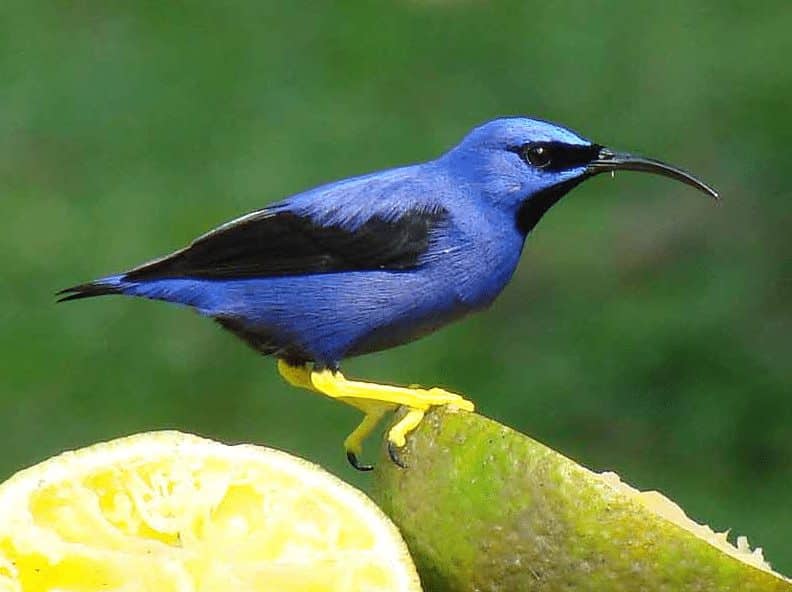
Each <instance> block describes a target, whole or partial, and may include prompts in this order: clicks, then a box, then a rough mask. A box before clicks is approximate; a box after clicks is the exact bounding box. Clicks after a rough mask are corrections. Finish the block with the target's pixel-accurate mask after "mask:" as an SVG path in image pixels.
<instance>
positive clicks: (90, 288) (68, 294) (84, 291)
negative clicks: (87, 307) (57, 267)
mask: <svg viewBox="0 0 792 592" xmlns="http://www.w3.org/2000/svg"><path fill="white" fill-rule="evenodd" d="M121 293H122V292H121V290H120V289H119V287H118V286H110V285H107V284H102V283H99V282H88V283H86V284H79V285H77V286H72V287H71V288H66V289H65V290H61V291H60V292H57V293H56V294H55V295H56V296H60V298H58V302H67V301H69V300H79V299H81V298H93V297H94V296H106V295H107V294H121Z"/></svg>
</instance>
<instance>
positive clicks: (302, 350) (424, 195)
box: [59, 117, 718, 470]
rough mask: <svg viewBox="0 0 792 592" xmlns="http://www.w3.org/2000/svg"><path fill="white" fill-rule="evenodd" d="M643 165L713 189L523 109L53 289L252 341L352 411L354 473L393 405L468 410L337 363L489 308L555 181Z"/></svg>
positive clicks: (565, 185)
mask: <svg viewBox="0 0 792 592" xmlns="http://www.w3.org/2000/svg"><path fill="white" fill-rule="evenodd" d="M621 170H631V171H643V172H648V173H656V174H660V175H665V176H667V177H671V178H672V179H676V180H678V181H681V182H683V183H686V184H688V185H691V186H693V187H695V188H697V189H699V190H701V191H703V192H704V193H707V194H709V195H710V196H712V197H713V198H717V197H718V195H717V193H716V192H715V190H714V189H712V188H711V187H709V186H708V185H706V184H704V183H703V182H701V181H699V180H697V179H696V178H694V177H693V176H691V175H690V174H689V173H686V172H685V171H682V170H680V169H678V168H676V167H673V166H670V165H668V164H664V163H662V162H659V161H656V160H652V159H648V158H642V157H638V156H634V155H631V154H625V153H620V152H614V151H612V150H609V149H608V148H605V147H603V146H601V145H599V144H595V143H593V142H591V141H589V140H587V139H585V138H583V137H581V136H579V135H578V134H577V133H575V132H573V131H571V130H569V129H567V128H564V127H562V126H559V125H556V124H553V123H550V122H547V121H541V120H537V119H529V118H526V117H510V118H502V119H496V120H494V121H490V122H488V123H485V124H483V125H481V126H479V127H477V128H475V129H473V130H472V131H471V132H470V133H468V135H467V136H466V137H465V138H464V139H463V140H462V141H461V142H460V143H459V144H458V145H457V146H454V147H453V148H452V149H451V150H449V151H448V152H446V153H445V154H443V155H442V156H440V157H439V158H437V159H435V160H430V161H428V162H424V163H420V164H414V165H411V166H405V167H400V168H395V169H390V170H386V171H381V172H377V173H372V174H368V175H363V176H360V177H354V178H351V179H344V180H341V181H336V182H334V183H330V184H327V185H322V186H320V187H316V188H314V189H310V190H308V191H305V192H303V193H299V194H297V195H293V196H291V197H287V198H286V199H284V200H282V201H280V202H277V203H274V204H272V205H269V206H266V207H265V208H263V209H260V210H256V211H254V212H251V213H249V214H247V215H245V216H242V217H240V218H237V219H235V220H232V221H230V222H227V223H226V224H223V225H222V226H219V227H218V228H216V229H215V230H212V231H210V232H208V233H206V234H204V235H202V236H200V237H198V238H197V239H196V240H194V241H193V242H192V243H191V244H190V245H189V246H187V247H185V248H183V249H180V250H178V251H175V252H174V253H172V254H170V255H167V256H165V257H162V258H160V259H155V260H154V261H151V262H149V263H145V264H143V265H141V266H139V267H136V268H134V269H132V270H130V271H127V272H126V273H121V274H118V275H111V276H108V277H105V278H102V279H99V280H96V281H93V282H88V283H85V284H81V285H78V286H74V287H73V288H69V289H67V290H63V291H62V292H60V293H59V294H61V295H62V298H61V300H75V299H78V298H87V297H90V296H100V295H105V294H126V295H129V296H142V297H144V298H151V299H155V300H165V301H167V302H174V303H177V304H182V305H187V306H190V307H192V308H194V309H195V310H197V311H198V312H199V313H201V314H203V315H206V316H208V317H211V318H213V319H215V320H216V321H217V322H218V323H219V324H220V325H221V326H222V327H224V328H225V329H228V330H229V331H231V332H232V333H234V334H235V335H237V336H238V337H240V338H241V339H243V340H244V341H246V342H247V343H248V344H249V345H250V346H252V347H253V348H254V349H255V350H256V351H258V352H259V353H261V354H264V355H273V356H275V357H276V358H277V360H278V369H279V371H280V373H281V374H282V375H283V377H284V378H285V379H286V380H287V381H288V382H289V383H291V384H293V385H296V386H299V387H303V388H307V389H310V390H313V391H316V392H319V393H322V394H325V395H327V396H330V397H333V398H337V399H340V400H341V401H343V402H345V403H347V404H350V405H353V406H355V407H357V408H358V409H360V410H361V411H363V413H364V414H365V416H364V419H363V421H362V422H361V424H360V425H359V426H358V427H357V428H356V429H355V430H354V431H353V432H352V433H351V434H350V435H349V437H348V438H347V439H346V441H345V442H344V446H345V449H346V452H347V457H348V459H349V461H350V462H351V463H352V465H353V466H355V467H356V468H358V469H361V470H367V469H370V468H371V467H370V466H367V465H361V464H360V463H359V462H358V457H359V455H360V454H361V451H362V443H363V440H364V439H365V437H366V436H367V435H368V434H369V433H370V432H371V431H372V430H373V429H374V428H375V427H376V425H377V423H378V421H379V420H380V419H381V418H382V416H383V415H384V414H385V413H386V412H389V411H392V410H393V409H395V408H396V407H398V406H400V405H401V406H404V407H406V408H407V413H406V414H405V415H404V416H403V417H402V418H401V419H400V420H399V421H398V422H397V423H396V424H395V425H394V426H393V427H392V428H391V429H390V430H389V432H388V436H387V437H388V443H389V446H388V449H389V451H390V453H391V458H392V459H393V460H394V462H396V463H399V464H401V460H400V457H399V454H398V449H399V448H400V447H401V446H403V445H404V443H405V436H406V435H407V434H408V433H409V432H410V431H411V430H413V429H414V428H415V427H416V426H417V425H418V424H419V423H420V421H421V419H422V418H423V416H424V413H425V412H426V410H427V409H429V408H430V407H431V406H433V405H453V406H455V407H456V408H458V409H461V410H466V411H472V410H473V404H472V403H471V402H470V401H467V400H466V399H463V398H462V397H461V396H459V395H456V394H454V393H449V392H447V391H444V390H442V389H439V388H432V389H423V388H419V387H397V386H390V385H383V384H374V383H366V382H359V381H352V380H347V379H346V378H344V376H343V375H342V374H341V372H340V371H339V368H340V362H341V360H343V359H344V358H348V357H350V356H357V355H360V354H366V353H369V352H374V351H378V350H383V349H386V348H390V347H394V346H396V345H400V344H403V343H407V342H409V341H412V340H414V339H417V338H419V337H421V336H423V335H426V334H428V333H431V332H432V331H435V330H436V329H439V328H440V327H442V326H443V325H445V324H447V323H450V322H451V321H455V320H457V319H460V318H462V317H464V316H465V315H467V314H469V313H472V312H476V311H479V310H482V309H484V308H486V307H487V306H489V305H490V304H491V303H492V301H493V300H494V299H495V298H496V297H497V296H498V294H499V293H500V292H501V290H503V288H504V286H506V284H507V283H508V282H509V280H510V279H511V277H512V274H513V273H514V269H515V267H516V266H517V262H518V260H519V258H520V252H521V251H522V248H523V243H524V242H525V237H526V236H527V235H528V234H529V233H530V232H531V230H532V229H533V227H534V226H535V225H536V223H537V222H538V221H539V219H540V218H541V217H542V216H543V215H544V213H545V212H546V211H547V210H548V209H549V208H550V207H551V206H552V205H553V204H555V203H556V202H557V201H558V200H559V199H561V197H563V196H564V195H565V194H566V193H567V192H568V191H570V190H571V189H572V188H574V187H575V186H577V185H578V184H579V183H581V182H582V181H585V180H586V179H589V178H591V177H593V176H595V175H598V174H599V173H603V172H609V171H621Z"/></svg>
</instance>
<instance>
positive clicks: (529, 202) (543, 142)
mask: <svg viewBox="0 0 792 592" xmlns="http://www.w3.org/2000/svg"><path fill="white" fill-rule="evenodd" d="M442 160H443V161H444V162H445V163H446V164H447V165H448V166H449V167H450V168H451V170H452V171H453V173H454V174H456V175H461V176H464V177H465V178H466V179H467V180H468V181H469V182H470V183H473V184H476V185H479V188H480V189H481V190H482V193H483V194H485V196H486V198H487V199H489V200H492V201H493V202H494V203H495V204H496V205H497V206H498V207H501V208H506V209H507V210H509V211H513V212H514V214H515V216H516V217H517V221H518V225H519V227H520V229H521V230H523V232H525V233H527V232H529V231H530V230H531V229H532V228H533V227H534V225H535V224H536V223H537V222H538V221H539V219H540V218H541V217H542V215H543V214H544V213H545V212H546V211H547V210H548V209H549V208H550V207H551V206H552V205H553V204H555V203H556V202H557V201H558V200H559V199H560V198H561V197H563V196H564V195H565V194H566V193H567V192H569V191H570V190H571V189H573V188H574V187H575V186H577V185H578V184H579V183H581V182H582V181H585V180H586V179H589V178H591V177H593V176H595V175H598V174H600V173H604V172H615V171H624V170H627V171H642V172H646V173H654V174H657V175H664V176H666V177H670V178H672V179H676V180H677V181H681V182H682V183H686V184H687V185H691V186H692V187H695V188H696V189H698V190H700V191H702V192H704V193H706V194H708V195H710V196H711V197H713V198H715V199H717V197H718V194H717V192H716V191H715V190H714V189H713V188H712V187H710V186H708V185H706V184H705V183H703V182H702V181H700V180H698V179H696V178H695V177H693V176H692V175H691V174H690V173H687V172H685V171H683V170H682V169H679V168H677V167H675V166H671V165H669V164H665V163H663V162H660V161H658V160H653V159H650V158H643V157H640V156H635V155H633V154H627V153H623V152H616V151H613V150H610V149H609V148H606V147H604V146H602V145H600V144H596V143H594V142H591V141H590V140H588V139H586V138H584V137H582V136H580V135H578V134H577V133H575V132H573V131H572V130H569V129H567V128H565V127H562V126H560V125H556V124H554V123H550V122H547V121H542V120H538V119H529V118H527V117H510V118H503V119H496V120H493V121H489V122H487V123H485V124H483V125H481V126H479V127H477V128H475V129H473V130H472V131H471V132H470V133H469V134H468V135H467V136H466V137H465V138H464V139H463V140H462V142H461V143H460V144H459V145H457V146H456V147H455V148H453V149H452V150H451V151H450V152H448V153H447V154H446V155H445V156H443V158H442Z"/></svg>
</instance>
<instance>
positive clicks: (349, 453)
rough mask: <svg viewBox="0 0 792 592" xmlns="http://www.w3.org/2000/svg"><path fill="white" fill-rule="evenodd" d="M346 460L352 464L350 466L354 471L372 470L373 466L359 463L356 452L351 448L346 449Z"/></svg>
mask: <svg viewBox="0 0 792 592" xmlns="http://www.w3.org/2000/svg"><path fill="white" fill-rule="evenodd" d="M347 460H348V461H349V464H350V465H352V467H353V468H354V469H355V470H356V471H364V472H365V471H372V470H374V466H373V465H362V464H360V461H359V460H358V457H357V454H355V453H354V452H352V451H351V450H347Z"/></svg>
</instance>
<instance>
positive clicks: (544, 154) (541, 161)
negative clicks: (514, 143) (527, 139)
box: [521, 144, 551, 169]
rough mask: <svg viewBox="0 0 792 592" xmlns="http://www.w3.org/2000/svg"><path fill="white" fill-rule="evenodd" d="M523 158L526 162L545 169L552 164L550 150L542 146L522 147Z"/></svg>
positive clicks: (529, 145) (530, 145) (528, 145)
mask: <svg viewBox="0 0 792 592" xmlns="http://www.w3.org/2000/svg"><path fill="white" fill-rule="evenodd" d="M521 152H522V157H523V160H525V162H527V163H529V164H531V165H533V166H535V167H537V168H540V169H543V168H545V167H546V166H548V165H549V164H550V160H551V159H550V150H548V148H547V146H543V145H542V144H526V145H525V146H523V147H522V151H521Z"/></svg>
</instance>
